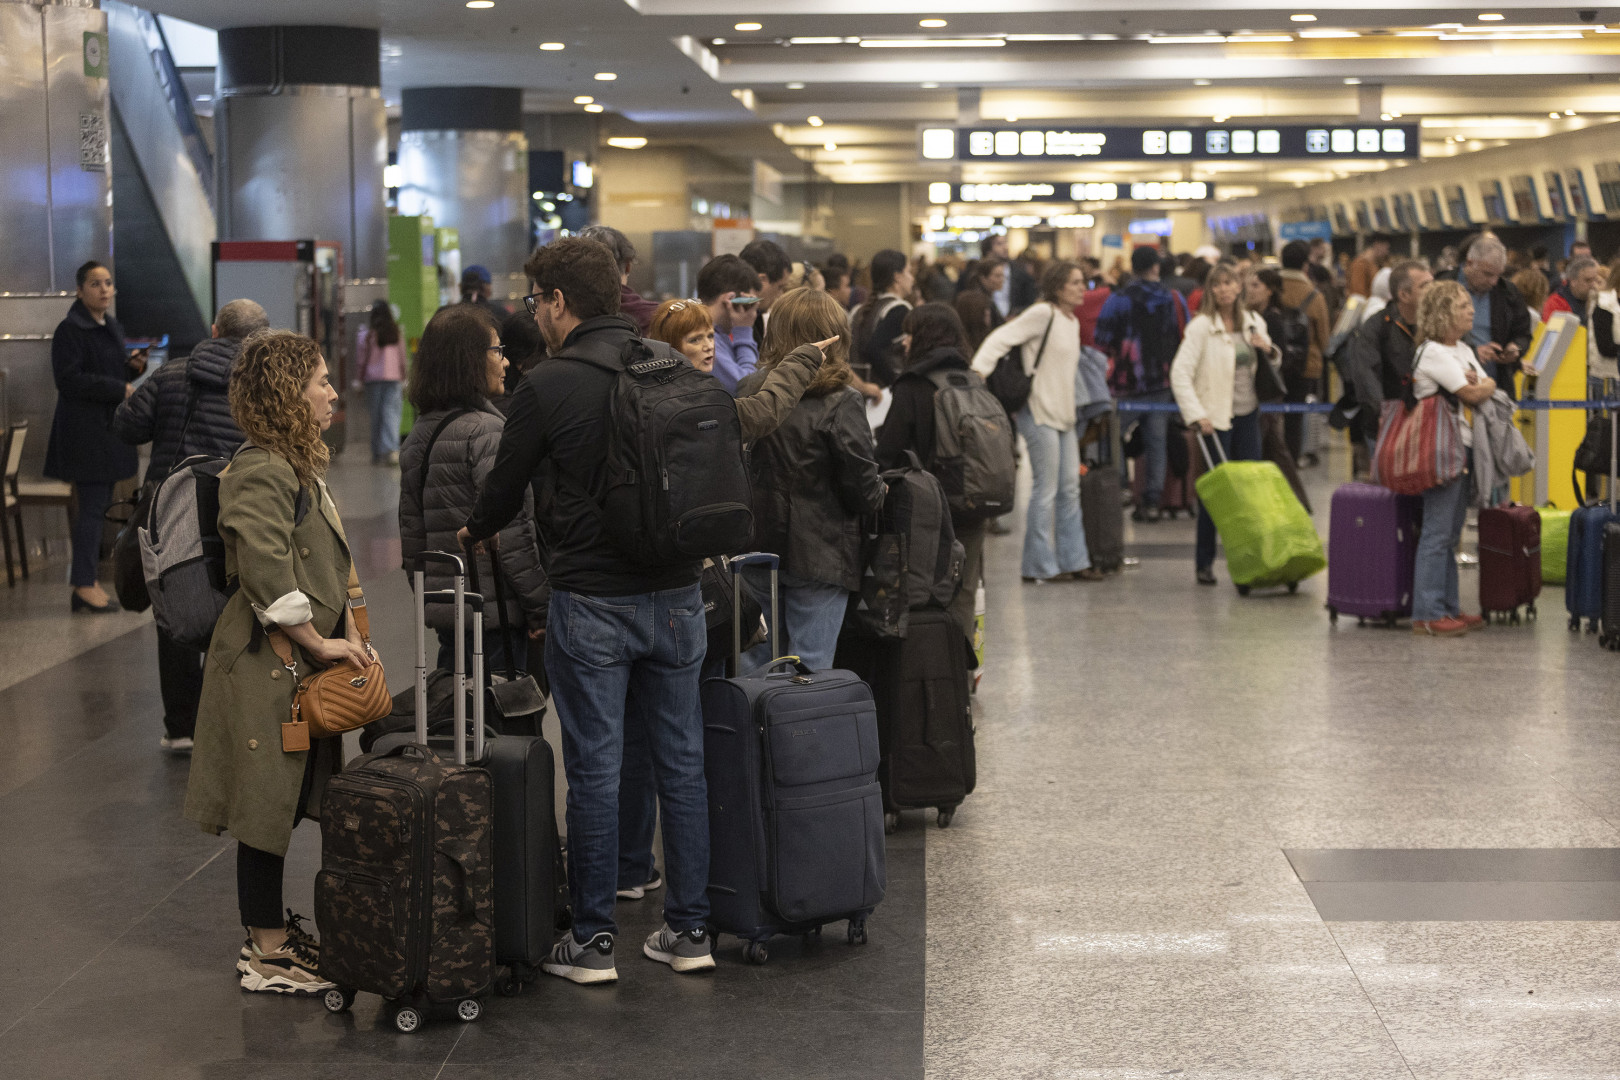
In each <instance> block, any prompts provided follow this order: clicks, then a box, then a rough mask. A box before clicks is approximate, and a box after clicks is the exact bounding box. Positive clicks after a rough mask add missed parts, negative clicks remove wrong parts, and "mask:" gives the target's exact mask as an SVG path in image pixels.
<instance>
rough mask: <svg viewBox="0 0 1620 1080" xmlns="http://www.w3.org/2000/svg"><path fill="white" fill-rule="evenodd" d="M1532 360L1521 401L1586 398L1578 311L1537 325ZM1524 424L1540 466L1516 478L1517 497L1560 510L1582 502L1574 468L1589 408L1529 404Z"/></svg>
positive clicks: (1582, 333) (1562, 313)
mask: <svg viewBox="0 0 1620 1080" xmlns="http://www.w3.org/2000/svg"><path fill="white" fill-rule="evenodd" d="M1528 357H1529V360H1528V362H1529V365H1530V368H1531V369H1532V371H1533V372H1534V374H1527V375H1526V376H1525V379H1524V393H1523V394H1522V395H1521V400H1522V401H1523V402H1524V403H1525V404H1526V405H1527V406H1530V405H1532V403H1533V402H1536V401H1542V402H1555V403H1556V402H1566V401H1569V402H1573V401H1585V400H1586V386H1587V379H1586V328H1585V327H1583V326H1582V325H1581V323H1580V320H1579V319H1578V318H1576V317H1575V315H1574V313H1573V312H1568V311H1559V312H1555V313H1553V315H1552V317H1551V318H1549V319H1548V320H1547V321H1546V322H1544V323H1542V324H1541V326H1540V327H1539V328H1538V329H1537V330H1536V334H1535V337H1533V338H1532V339H1531V341H1530V352H1529V354H1528ZM1518 423H1519V429H1520V430H1521V431H1522V432H1523V433H1524V440H1525V442H1527V443H1529V444H1530V446H1531V447H1532V448H1534V450H1535V452H1536V467H1535V469H1534V470H1533V471H1531V472H1529V473H1526V474H1525V475H1524V476H1521V477H1519V478H1517V479H1515V480H1514V481H1513V497H1514V499H1516V500H1517V501H1519V502H1522V503H1528V504H1530V505H1532V506H1545V505H1547V504H1549V503H1551V504H1552V505H1553V506H1556V507H1557V508H1559V509H1560V510H1573V509H1574V508H1575V507H1577V506H1579V505H1580V504H1579V503H1578V502H1577V501H1576V499H1575V487H1574V484H1573V483H1572V482H1571V478H1570V467H1571V465H1572V464H1573V463H1574V460H1575V448H1576V447H1577V446H1579V445H1580V442H1581V437H1582V436H1583V435H1585V434H1586V413H1585V412H1584V411H1582V410H1581V409H1579V408H1573V407H1570V408H1549V409H1537V408H1533V407H1531V408H1527V409H1526V410H1525V411H1523V412H1521V413H1519V416H1518Z"/></svg>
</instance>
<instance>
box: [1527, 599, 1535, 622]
mask: <svg viewBox="0 0 1620 1080" xmlns="http://www.w3.org/2000/svg"><path fill="white" fill-rule="evenodd" d="M1524 621H1525V622H1535V621H1536V604H1535V601H1533V600H1532V601H1531V602H1530V603H1529V604H1528V605H1526V606H1525V609H1524Z"/></svg>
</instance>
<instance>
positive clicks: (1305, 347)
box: [1276, 289, 1316, 375]
mask: <svg viewBox="0 0 1620 1080" xmlns="http://www.w3.org/2000/svg"><path fill="white" fill-rule="evenodd" d="M1315 299H1316V290H1315V289H1312V290H1311V291H1310V293H1309V294H1308V295H1307V296H1306V297H1305V299H1303V300H1301V301H1300V302H1299V306H1298V307H1289V306H1288V305H1287V304H1283V303H1279V304H1278V305H1277V306H1278V307H1279V308H1281V309H1282V319H1281V321H1280V323H1279V329H1280V330H1281V333H1279V334H1278V335H1277V337H1278V340H1277V342H1276V345H1277V349H1278V351H1280V352H1281V353H1282V364H1281V367H1282V369H1283V370H1284V371H1286V372H1288V373H1289V374H1290V375H1298V374H1301V373H1302V372H1304V370H1305V365H1306V364H1307V363H1309V362H1310V358H1311V316H1310V306H1311V301H1312V300H1315Z"/></svg>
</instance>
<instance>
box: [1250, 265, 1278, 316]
mask: <svg viewBox="0 0 1620 1080" xmlns="http://www.w3.org/2000/svg"><path fill="white" fill-rule="evenodd" d="M1254 277H1255V280H1256V281H1258V282H1260V284H1262V285H1264V286H1265V287H1266V289H1267V291H1269V292H1270V293H1271V301H1268V303H1267V305H1266V306H1268V307H1269V306H1270V305H1271V302H1275V301H1276V300H1278V299H1279V298H1280V297H1281V296H1282V291H1283V279H1282V275H1281V274H1279V273H1277V271H1275V270H1273V269H1272V268H1271V267H1269V266H1263V267H1261V268H1260V269H1259V270H1256V271H1255V272H1254Z"/></svg>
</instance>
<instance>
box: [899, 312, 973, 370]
mask: <svg viewBox="0 0 1620 1080" xmlns="http://www.w3.org/2000/svg"><path fill="white" fill-rule="evenodd" d="M900 332H901V333H902V334H910V335H911V346H910V348H909V350H908V351H907V352H906V356H907V358H908V359H910V358H916V359H921V358H922V357H924V356H927V355H928V354H929V353H930V352H932V351H934V350H935V349H938V348H952V349H955V350H956V351H957V352H959V353H961V354H963V355H964V356H966V355H967V352H968V341H967V330H966V329H964V328H963V326H962V317H961V316H960V315H958V314H957V313H956V309H955V308H953V307H951V305H949V304H941V303H937V302H936V303H932V304H919V305H917V306H916V307H914V308H912V309H911V310H910V311H908V312H906V318H905V321H904V322H902V323H901V324H900Z"/></svg>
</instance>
